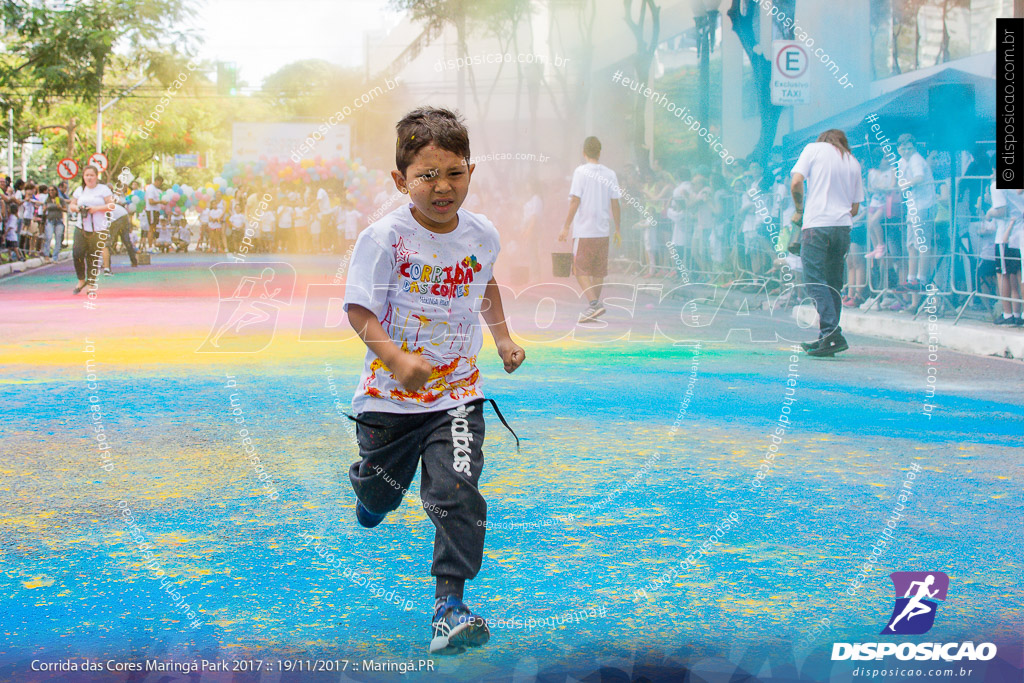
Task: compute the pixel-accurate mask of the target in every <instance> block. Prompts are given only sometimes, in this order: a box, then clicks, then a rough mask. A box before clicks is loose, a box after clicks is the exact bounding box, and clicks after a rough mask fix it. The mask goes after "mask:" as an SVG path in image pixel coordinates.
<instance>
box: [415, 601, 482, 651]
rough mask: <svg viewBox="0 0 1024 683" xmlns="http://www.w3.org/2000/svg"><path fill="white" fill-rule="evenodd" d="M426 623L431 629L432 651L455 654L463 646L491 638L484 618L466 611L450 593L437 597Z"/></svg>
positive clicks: (473, 645) (472, 645)
mask: <svg viewBox="0 0 1024 683" xmlns="http://www.w3.org/2000/svg"><path fill="white" fill-rule="evenodd" d="M430 627H431V629H432V630H433V638H431V640H430V654H432V655H457V654H459V653H461V652H463V651H465V649H466V648H467V647H480V646H481V645H484V644H486V643H487V641H488V640H490V639H491V632H490V630H488V628H487V622H486V621H485V620H484V618H483V617H478V616H477V615H475V614H473V613H472V612H470V611H469V608H468V607H466V606H465V605H464V604H463V603H462V600H459V599H458V598H457V597H455V596H454V595H449V596H448V597H446V598H438V599H437V602H436V603H434V619H433V621H432V622H431V623H430Z"/></svg>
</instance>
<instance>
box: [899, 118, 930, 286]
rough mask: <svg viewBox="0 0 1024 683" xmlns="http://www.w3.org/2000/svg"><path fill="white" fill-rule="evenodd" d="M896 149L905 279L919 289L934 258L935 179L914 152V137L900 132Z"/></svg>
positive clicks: (926, 280) (926, 282)
mask: <svg viewBox="0 0 1024 683" xmlns="http://www.w3.org/2000/svg"><path fill="white" fill-rule="evenodd" d="M896 149H897V151H899V153H900V159H899V161H897V162H896V178H897V180H898V182H899V188H900V192H902V193H903V196H904V204H905V206H906V209H907V211H906V213H907V239H906V245H907V280H906V281H907V286H908V287H909V288H910V289H920V288H921V287H924V286H925V285H926V284H928V281H929V279H930V278H931V270H932V263H933V262H934V261H935V259H934V257H933V254H934V252H935V179H934V178H933V177H932V169H931V167H930V166H929V165H928V162H927V161H925V158H924V157H923V156H921V155H920V154H919V153H918V151H917V146H916V145H915V144H914V136H912V135H910V134H909V133H904V134H903V135H901V136H900V137H899V143H898V146H897V148H896ZM907 190H909V194H908V193H907Z"/></svg>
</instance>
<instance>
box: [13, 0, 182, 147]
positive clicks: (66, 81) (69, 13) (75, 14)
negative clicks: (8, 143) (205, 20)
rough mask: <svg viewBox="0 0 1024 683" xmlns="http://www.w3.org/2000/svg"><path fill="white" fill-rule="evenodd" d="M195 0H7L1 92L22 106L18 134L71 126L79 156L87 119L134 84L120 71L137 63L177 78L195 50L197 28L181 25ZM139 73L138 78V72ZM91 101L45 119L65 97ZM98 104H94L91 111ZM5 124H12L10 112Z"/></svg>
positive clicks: (161, 77)
mask: <svg viewBox="0 0 1024 683" xmlns="http://www.w3.org/2000/svg"><path fill="white" fill-rule="evenodd" d="M192 2H193V0H92V1H90V2H69V3H66V4H64V5H63V8H62V9H51V8H49V7H48V6H47V5H48V3H41V2H39V3H37V2H31V3H29V2H14V1H11V0H8V1H6V2H4V3H3V4H2V5H0V21H2V22H3V27H4V29H3V34H2V35H0V40H2V41H3V44H4V48H5V50H4V54H3V55H2V56H0V93H3V95H2V99H3V107H4V109H11V110H13V111H14V113H15V118H16V121H17V123H16V128H18V129H20V130H21V134H20V135H16V137H18V138H21V139H24V138H25V137H28V135H29V134H31V133H37V132H41V131H43V130H48V129H53V130H56V129H63V130H64V132H65V134H66V146H65V153H66V154H67V155H68V156H74V151H75V145H76V143H77V141H78V137H79V135H78V131H79V130H80V122H81V121H83V120H88V119H89V118H92V117H94V116H95V112H96V109H95V107H96V106H97V105H98V104H99V102H100V100H101V99H102V98H103V97H107V96H117V95H119V94H122V93H124V92H125V90H126V88H128V87H129V86H130V85H132V83H131V82H123V81H122V79H119V78H108V75H109V74H110V73H111V70H113V71H114V72H116V73H124V72H131V71H135V72H137V73H138V74H139V75H141V74H146V75H148V76H149V77H151V78H154V79H156V80H158V81H160V82H161V83H165V84H166V83H169V82H170V81H172V80H173V79H174V74H177V73H178V72H179V71H180V70H181V68H182V66H183V64H184V62H185V61H186V60H187V58H188V57H189V55H190V53H191V52H192V51H193V42H194V41H193V37H192V35H191V33H190V32H188V31H183V30H180V29H178V28H176V26H178V25H180V24H181V22H183V21H185V20H187V19H190V18H191V17H192V16H193V15H194V10H193V6H192ZM137 78H138V76H136V77H135V78H134V79H132V80H137ZM66 102H72V103H79V104H89V105H91V106H90V107H86V108H76V109H75V112H74V115H70V116H69V117H68V118H63V119H61V118H57V117H50V118H51V120H47V121H43V120H40V117H41V116H44V115H46V114H47V112H49V111H50V110H51V109H52V108H54V107H55V106H57V105H58V104H61V103H66ZM90 110H91V111H90ZM2 121H3V123H2V124H0V130H2V131H3V132H4V133H6V132H7V119H6V117H3V119H2Z"/></svg>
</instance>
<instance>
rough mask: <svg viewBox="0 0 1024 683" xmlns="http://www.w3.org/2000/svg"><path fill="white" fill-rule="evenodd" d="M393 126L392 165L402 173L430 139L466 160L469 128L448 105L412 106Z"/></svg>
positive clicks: (467, 159)
mask: <svg viewBox="0 0 1024 683" xmlns="http://www.w3.org/2000/svg"><path fill="white" fill-rule="evenodd" d="M395 130H396V131H397V132H398V142H397V144H396V146H395V166H396V167H397V168H398V172H399V173H401V174H402V175H405V170H406V169H407V168H409V164H411V163H412V160H413V158H414V157H415V156H416V154H417V153H418V152H419V151H420V150H421V149H423V148H424V147H426V146H427V145H429V144H431V143H433V144H435V145H437V146H438V147H440V148H441V149H443V150H446V151H448V152H451V153H452V154H458V155H459V156H460V157H462V158H463V159H465V160H466V163H467V164H468V163H469V131H468V130H466V124H465V123H464V122H463V120H462V117H461V116H459V114H458V113H456V112H453V111H451V110H450V109H438V108H436V107H420V108H419V109H414V110H412V111H411V112H409V113H408V114H406V115H405V116H404V117H402V120H401V121H399V122H398V124H397V125H396V126H395Z"/></svg>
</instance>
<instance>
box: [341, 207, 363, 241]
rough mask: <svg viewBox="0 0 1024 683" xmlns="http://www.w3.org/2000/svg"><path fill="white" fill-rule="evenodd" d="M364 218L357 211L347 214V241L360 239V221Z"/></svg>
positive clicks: (349, 211)
mask: <svg viewBox="0 0 1024 683" xmlns="http://www.w3.org/2000/svg"><path fill="white" fill-rule="evenodd" d="M362 217H363V214H361V213H359V212H358V211H356V210H355V209H349V210H348V211H346V212H345V239H347V240H354V239H355V238H357V237H359V219H360V218H362Z"/></svg>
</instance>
